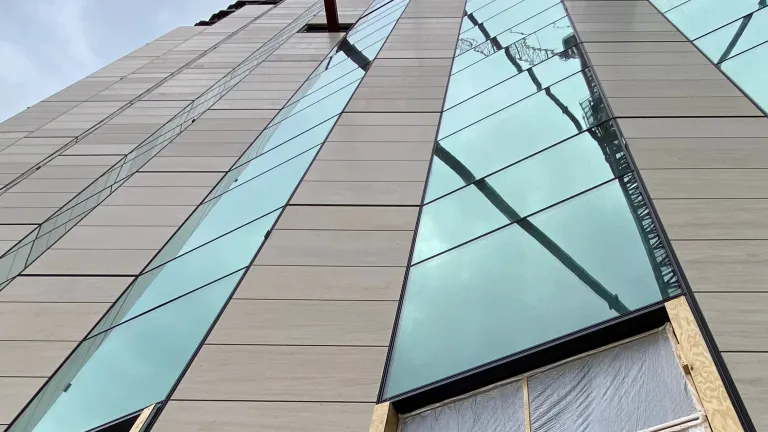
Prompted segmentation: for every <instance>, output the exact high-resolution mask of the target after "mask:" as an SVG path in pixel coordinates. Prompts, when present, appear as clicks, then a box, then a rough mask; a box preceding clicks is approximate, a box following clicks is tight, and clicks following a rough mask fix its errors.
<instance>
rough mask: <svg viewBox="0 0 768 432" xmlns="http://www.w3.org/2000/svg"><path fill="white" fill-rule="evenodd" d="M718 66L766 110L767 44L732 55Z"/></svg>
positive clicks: (767, 87) (767, 96) (767, 101)
mask: <svg viewBox="0 0 768 432" xmlns="http://www.w3.org/2000/svg"><path fill="white" fill-rule="evenodd" d="M720 67H721V68H722V69H723V72H725V74H726V75H728V76H729V77H730V78H731V79H732V80H733V81H734V82H735V83H736V84H738V85H739V87H741V89H742V90H744V92H745V93H746V94H748V95H749V97H751V98H752V100H753V101H755V102H756V103H757V105H758V106H760V107H761V108H762V109H763V110H764V111H768V86H766V83H768V44H763V45H760V46H758V47H756V48H754V49H751V50H749V51H747V52H745V53H742V54H740V55H738V56H736V57H733V58H731V59H729V60H727V61H725V62H723V63H722V64H721V65H720Z"/></svg>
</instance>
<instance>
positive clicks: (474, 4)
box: [464, 0, 521, 14]
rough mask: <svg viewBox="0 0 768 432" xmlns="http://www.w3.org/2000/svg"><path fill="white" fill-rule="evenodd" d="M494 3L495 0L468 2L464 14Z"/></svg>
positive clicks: (473, 0)
mask: <svg viewBox="0 0 768 432" xmlns="http://www.w3.org/2000/svg"><path fill="white" fill-rule="evenodd" d="M494 1H496V0H469V1H468V2H467V4H466V6H465V7H464V12H465V13H467V14H470V13H472V12H474V11H476V10H478V9H480V8H481V7H483V6H485V5H487V4H488V3H492V2H494ZM517 1H518V2H520V1H521V0H517Z"/></svg>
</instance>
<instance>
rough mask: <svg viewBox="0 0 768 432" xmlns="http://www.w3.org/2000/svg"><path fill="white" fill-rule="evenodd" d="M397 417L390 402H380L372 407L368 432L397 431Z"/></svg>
mask: <svg viewBox="0 0 768 432" xmlns="http://www.w3.org/2000/svg"><path fill="white" fill-rule="evenodd" d="M398 421H399V419H398V417H397V413H396V412H395V409H394V408H393V407H392V404H390V403H389V402H384V403H380V404H378V405H376V406H374V407H373V418H372V419H371V428H370V429H369V430H370V432H397V424H398Z"/></svg>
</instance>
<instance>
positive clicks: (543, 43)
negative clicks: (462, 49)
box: [445, 18, 575, 110]
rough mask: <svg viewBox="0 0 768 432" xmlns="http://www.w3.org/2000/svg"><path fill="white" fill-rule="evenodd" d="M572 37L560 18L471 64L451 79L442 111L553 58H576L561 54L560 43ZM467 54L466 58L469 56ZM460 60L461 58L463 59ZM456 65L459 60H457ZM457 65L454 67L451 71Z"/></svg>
mask: <svg viewBox="0 0 768 432" xmlns="http://www.w3.org/2000/svg"><path fill="white" fill-rule="evenodd" d="M572 34H573V29H572V28H571V25H570V21H568V18H562V19H560V20H558V21H557V22H555V23H552V24H549V25H547V26H545V27H544V28H542V29H540V30H539V31H537V32H535V33H534V34H532V35H530V36H527V37H525V38H523V39H520V40H519V41H517V42H515V43H513V44H512V45H510V46H508V47H507V48H505V49H504V50H501V51H497V52H495V53H493V54H491V55H489V56H487V57H485V58H483V59H482V60H480V61H478V62H476V63H473V64H472V65H470V66H468V67H467V68H465V69H462V70H460V71H458V72H456V73H454V74H453V75H451V80H450V83H449V85H448V93H447V94H446V98H445V109H446V110H447V109H448V108H451V107H453V106H454V105H456V104H458V103H460V102H461V101H464V100H466V99H468V98H469V97H472V96H473V95H476V94H478V93H480V92H481V91H483V90H487V89H489V88H491V87H493V86H494V85H496V84H498V83H500V82H503V81H504V80H506V79H508V78H510V77H513V76H515V75H517V74H519V73H520V71H521V70H525V69H528V68H530V67H532V66H534V65H536V64H539V63H540V62H544V61H546V60H547V59H549V58H551V57H553V56H559V57H560V58H561V59H562V60H566V58H567V57H573V55H575V52H573V51H574V50H573V49H572V50H570V51H569V52H568V53H565V54H563V41H565V40H568V36H570V35H572ZM469 54H470V53H467V54H465V55H469ZM463 57H464V56H461V57H460V58H463ZM456 60H457V62H458V61H459V59H458V58H457V59H456ZM457 65H458V64H457V63H454V70H457V69H456V66H457Z"/></svg>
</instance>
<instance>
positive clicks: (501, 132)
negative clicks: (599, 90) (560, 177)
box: [427, 71, 607, 201]
mask: <svg viewBox="0 0 768 432" xmlns="http://www.w3.org/2000/svg"><path fill="white" fill-rule="evenodd" d="M590 80H591V74H589V73H587V71H582V72H579V73H576V74H574V75H572V76H571V77H569V78H566V79H565V80H563V81H561V82H559V83H557V84H555V85H553V86H552V87H548V88H546V89H545V90H542V91H540V92H538V93H536V94H534V95H533V96H530V97H528V98H526V99H523V100H522V101H520V102H518V103H516V104H514V105H511V106H510V107H508V108H505V109H503V110H501V111H499V112H498V113H496V114H494V115H492V116H490V117H486V118H485V119H483V120H481V121H479V122H477V123H475V124H472V125H470V126H468V127H466V128H464V129H462V130H460V131H458V132H456V133H454V134H453V135H450V136H447V137H445V138H442V139H440V140H439V143H440V145H441V146H443V147H444V148H445V149H447V150H448V151H449V152H450V153H451V154H452V155H453V156H454V157H456V158H457V159H458V160H460V161H461V163H462V164H463V165H464V166H466V167H467V169H468V170H469V171H470V172H471V173H473V175H474V176H475V177H482V176H485V175H488V174H490V173H492V172H494V171H496V170H498V169H500V168H503V167H505V166H507V165H509V164H512V163H514V162H516V161H519V160H521V159H523V158H524V157H527V156H530V155H531V154H533V153H535V152H537V151H539V150H542V149H544V148H546V147H549V146H550V145H552V144H555V143H557V142H560V141H562V140H564V139H567V138H569V137H571V136H573V135H576V134H577V133H579V132H581V131H583V130H584V129H585V127H590V126H593V125H594V124H597V123H599V122H601V121H602V120H603V119H605V118H606V115H607V113H606V112H605V109H604V107H603V105H602V103H601V102H600V101H602V99H601V98H600V95H599V94H596V93H591V90H590V89H591V88H593V87H592V86H591V85H589V83H590V82H591V81H590ZM437 163H438V161H437V160H435V161H434V162H433V164H432V169H431V171H430V178H429V184H428V187H427V201H430V200H433V199H434V198H436V197H438V196H441V195H444V194H446V193H448V192H450V191H451V190H453V187H452V186H453V184H455V183H453V184H449V183H443V182H440V181H439V180H440V179H439V178H438V177H435V178H434V179H433V177H432V172H439V171H442V172H443V173H447V171H446V170H444V169H442V168H435V164H437ZM448 177H449V178H450V176H448Z"/></svg>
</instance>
